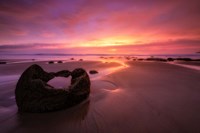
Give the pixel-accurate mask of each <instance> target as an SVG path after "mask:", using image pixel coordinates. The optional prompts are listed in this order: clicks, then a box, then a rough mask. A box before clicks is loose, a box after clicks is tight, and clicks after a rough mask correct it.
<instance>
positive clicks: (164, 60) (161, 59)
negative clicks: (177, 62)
mask: <svg viewBox="0 0 200 133" xmlns="http://www.w3.org/2000/svg"><path fill="white" fill-rule="evenodd" d="M146 60H147V61H162V62H166V61H167V60H166V59H163V58H154V57H153V58H147V59H146Z"/></svg>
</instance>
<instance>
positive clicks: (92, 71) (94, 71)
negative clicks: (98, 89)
mask: <svg viewBox="0 0 200 133" xmlns="http://www.w3.org/2000/svg"><path fill="white" fill-rule="evenodd" d="M89 73H90V74H97V73H98V71H96V70H90V71H89Z"/></svg>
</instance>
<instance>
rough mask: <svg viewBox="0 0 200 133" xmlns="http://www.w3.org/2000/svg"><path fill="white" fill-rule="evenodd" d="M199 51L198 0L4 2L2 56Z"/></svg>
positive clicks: (0, 23) (0, 22) (0, 6)
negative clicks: (16, 54)
mask: <svg viewBox="0 0 200 133" xmlns="http://www.w3.org/2000/svg"><path fill="white" fill-rule="evenodd" d="M198 51H200V1H199V0H0V53H66V54H68V53H69V54H72V53H74V54H76V53H77V54H193V53H195V52H198Z"/></svg>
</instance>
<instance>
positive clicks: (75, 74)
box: [15, 64, 90, 112]
mask: <svg viewBox="0 0 200 133" xmlns="http://www.w3.org/2000/svg"><path fill="white" fill-rule="evenodd" d="M58 76H61V77H69V76H72V79H71V85H70V86H69V88H63V89H56V88H54V87H52V86H50V85H48V84H47V82H48V81H49V80H51V79H53V78H54V77H58ZM89 94H90V79H89V76H88V74H87V72H86V71H85V70H84V69H82V68H77V69H75V70H73V71H72V72H70V71H68V70H62V71H59V72H56V73H55V72H46V71H44V70H43V69H42V68H41V67H40V66H39V65H36V64H34V65H32V66H30V67H29V68H27V69H26V70H25V71H24V72H23V73H22V75H21V77H20V79H19V80H18V83H17V86H16V89H15V98H16V103H17V106H18V110H19V111H20V112H49V111H55V110H60V109H64V108H68V107H71V106H74V105H76V104H79V103H80V102H82V101H83V100H84V99H86V98H87V97H88V96H89Z"/></svg>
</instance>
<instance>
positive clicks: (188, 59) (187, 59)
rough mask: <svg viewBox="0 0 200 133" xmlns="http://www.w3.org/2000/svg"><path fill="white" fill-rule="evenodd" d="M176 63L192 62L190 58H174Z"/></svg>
mask: <svg viewBox="0 0 200 133" xmlns="http://www.w3.org/2000/svg"><path fill="white" fill-rule="evenodd" d="M176 60H178V61H192V59H191V58H176Z"/></svg>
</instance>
